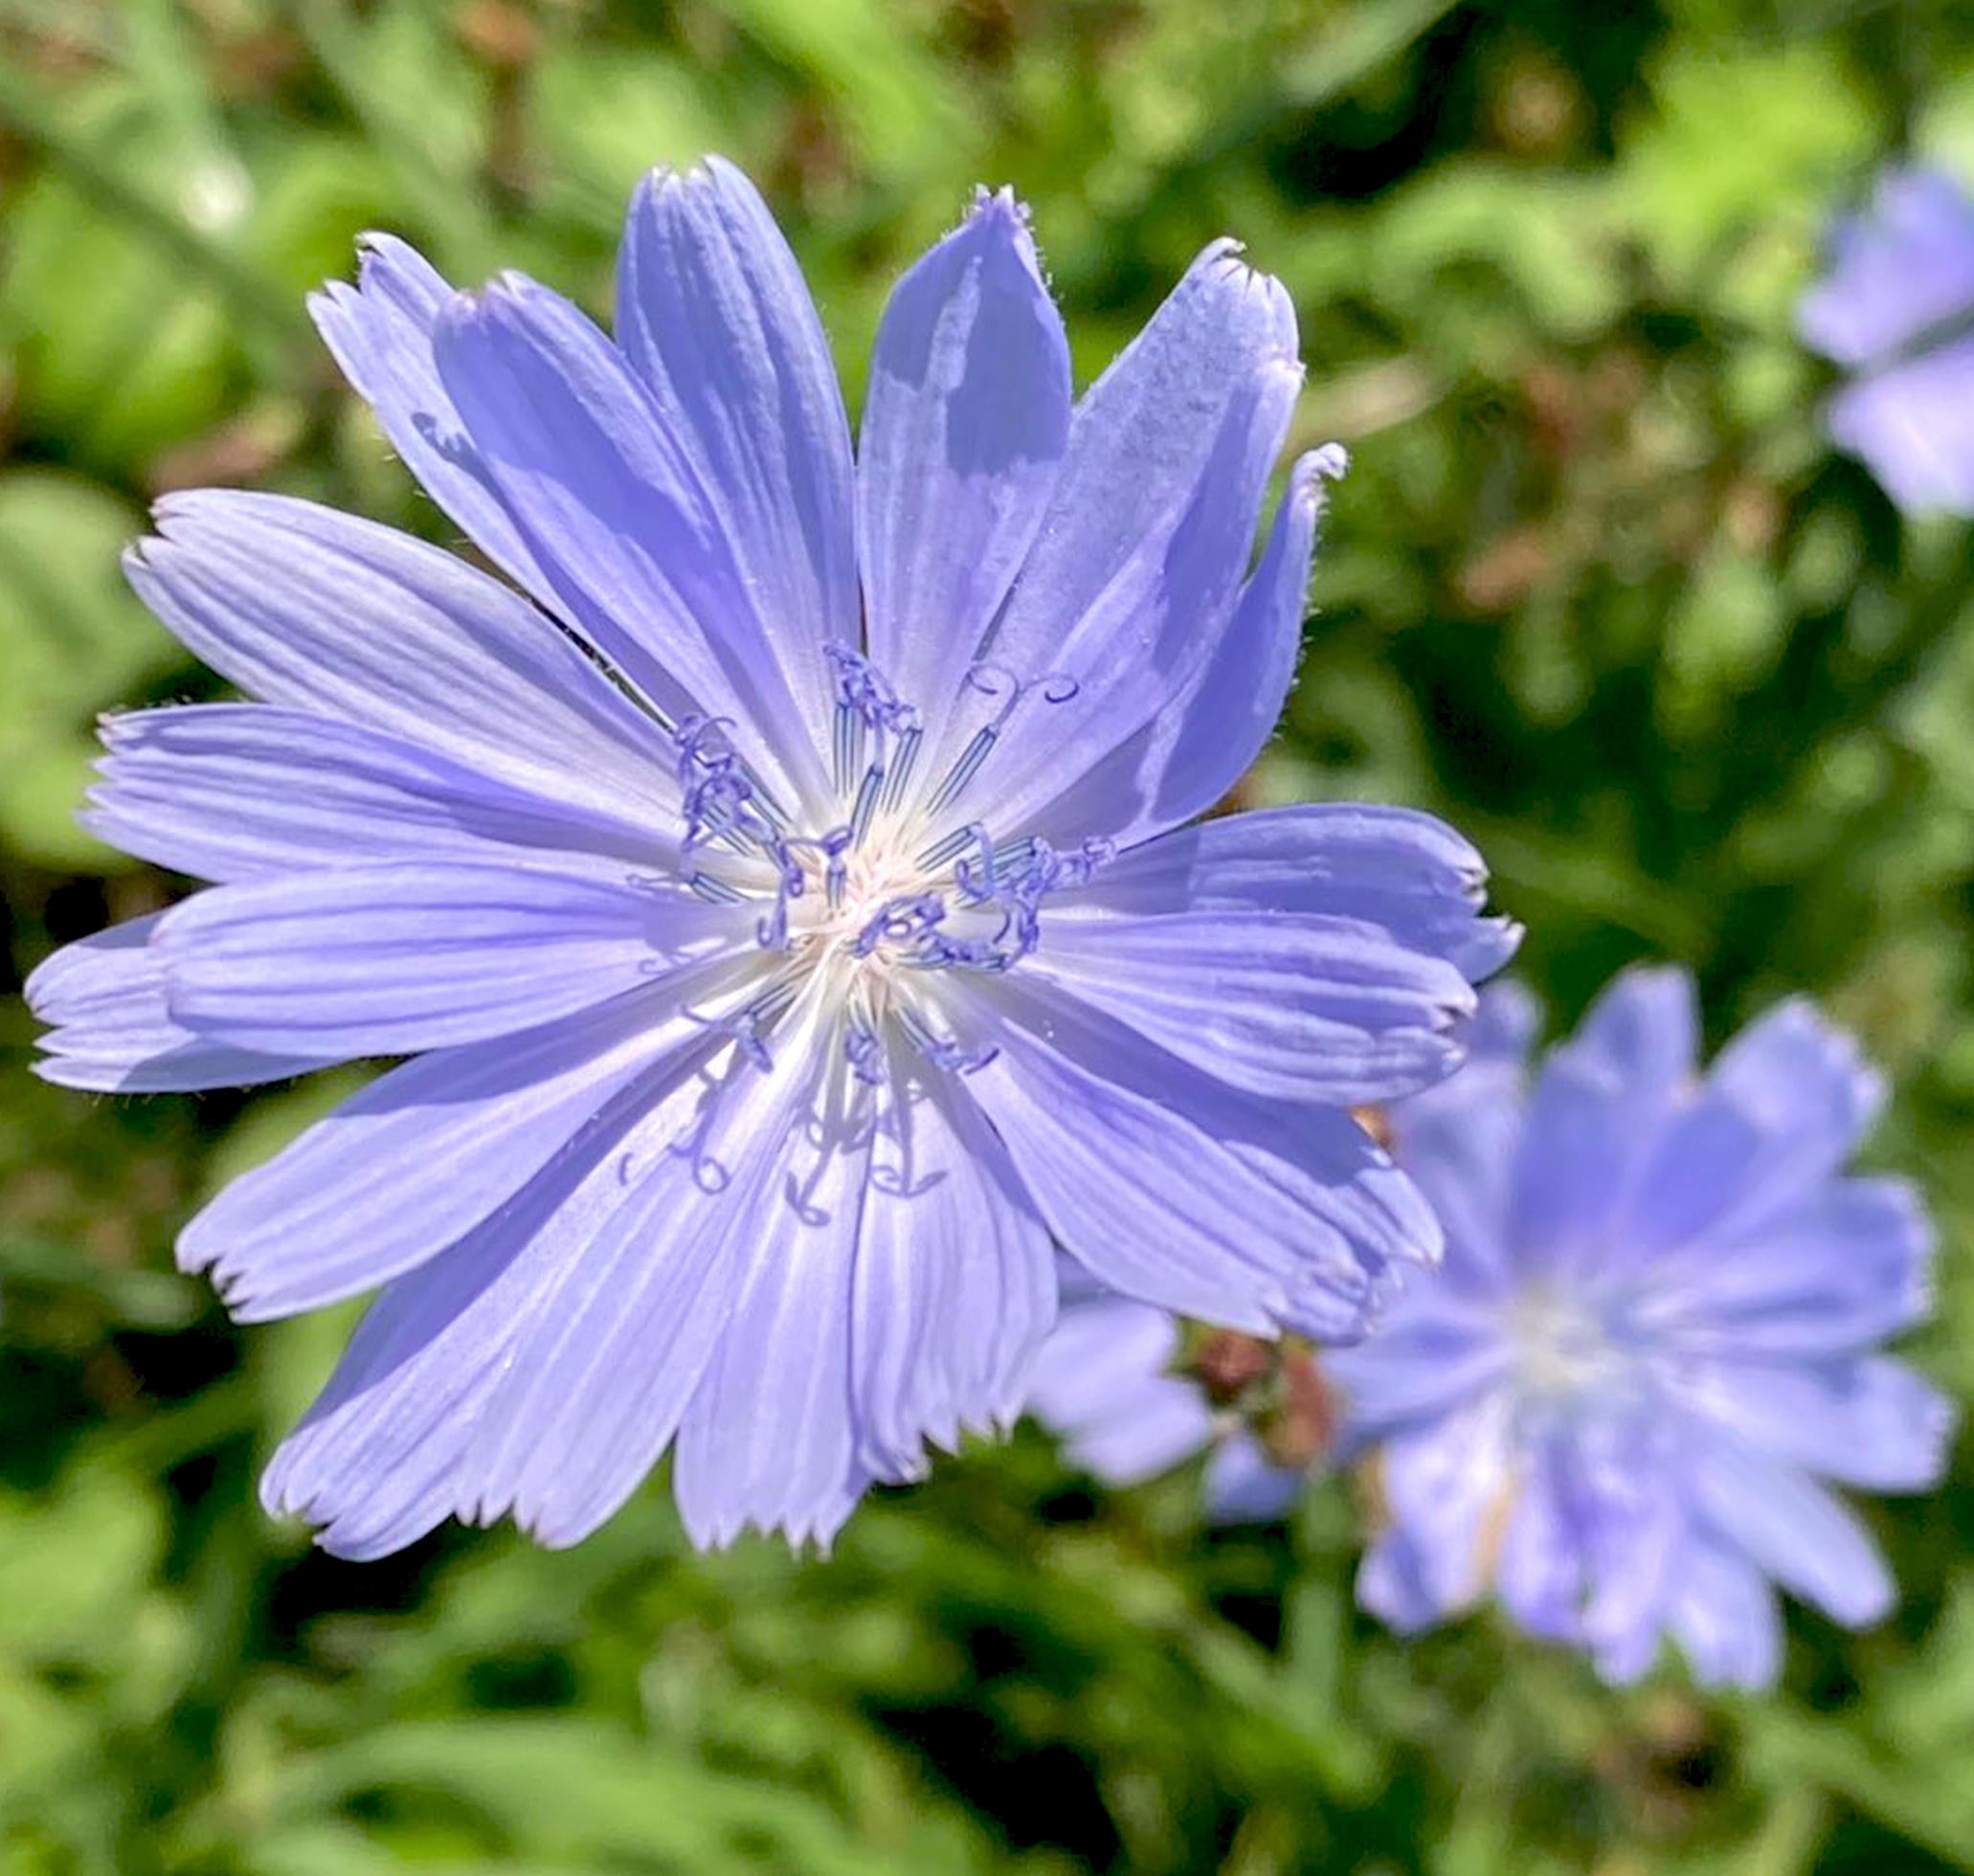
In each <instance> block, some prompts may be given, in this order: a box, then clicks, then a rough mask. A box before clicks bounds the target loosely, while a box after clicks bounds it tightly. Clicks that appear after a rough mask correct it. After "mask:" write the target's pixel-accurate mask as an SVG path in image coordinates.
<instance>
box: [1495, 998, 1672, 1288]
mask: <svg viewBox="0 0 1974 1876" xmlns="http://www.w3.org/2000/svg"><path fill="white" fill-rule="evenodd" d="M1698 1032H1699V1013H1698V1009H1697V1006H1696V1002H1695V997H1694V984H1693V979H1692V977H1691V976H1689V975H1688V974H1687V973H1686V972H1683V971H1675V970H1646V969H1637V970H1631V971H1626V972H1623V973H1622V974H1621V975H1620V976H1619V977H1618V978H1617V979H1616V980H1615V981H1614V982H1613V983H1612V984H1611V986H1610V987H1609V989H1607V990H1606V991H1605V992H1604V994H1603V995H1602V996H1600V997H1599V998H1598V1000H1597V1002H1596V1003H1595V1004H1594V1005H1593V1006H1592V1007H1591V1009H1590V1011H1589V1013H1588V1014H1587V1015H1586V1016H1584V1018H1583V1020H1582V1022H1581V1024H1580V1025H1579V1027H1578V1030H1577V1033H1576V1035H1575V1036H1574V1037H1573V1038H1572V1039H1570V1040H1569V1041H1568V1042H1566V1043H1564V1044H1562V1045H1561V1046H1560V1047H1559V1048H1558V1049H1557V1050H1555V1052H1554V1053H1553V1054H1552V1055H1551V1056H1550V1057H1549V1060H1548V1061H1546V1062H1545V1063H1544V1064H1543V1065H1542V1068H1541V1071H1540V1072H1539V1073H1538V1074H1537V1077H1536V1084H1535V1088H1534V1090H1533V1092H1532V1093H1531V1095H1530V1098H1529V1104H1528V1114H1527V1119H1526V1122H1525V1128H1524V1135H1523V1137H1524V1139H1525V1140H1526V1142H1527V1143H1528V1144H1527V1150H1525V1151H1524V1153H1523V1154H1522V1157H1521V1163H1520V1175H1519V1177H1518V1178H1517V1179H1516V1180H1515V1182H1514V1189H1513V1192H1512V1194H1511V1196H1510V1202H1509V1216H1508V1223H1507V1227H1506V1238H1507V1241H1508V1243H1509V1244H1510V1245H1511V1246H1512V1247H1513V1255H1514V1259H1515V1261H1516V1262H1518V1263H1521V1264H1523V1265H1525V1266H1527V1267H1528V1268H1530V1269H1539V1268H1540V1267H1542V1266H1543V1265H1544V1264H1547V1263H1553V1262H1559V1261H1566V1262H1583V1261H1588V1260H1594V1259H1596V1258H1597V1257H1598V1256H1600V1255H1623V1253H1622V1252H1621V1251H1617V1250H1614V1249H1613V1248H1612V1246H1613V1244H1614V1243H1615V1244H1618V1245H1625V1244H1628V1242H1629V1240H1628V1239H1626V1238H1625V1237H1624V1236H1623V1235H1622V1234H1620V1235H1617V1236H1616V1237H1615V1238H1614V1237H1613V1234H1611V1233H1610V1232H1609V1231H1608V1230H1607V1224H1608V1221H1609V1219H1610V1218H1611V1217H1612V1216H1613V1215H1614V1214H1618V1213H1620V1212H1621V1211H1622V1209H1623V1207H1624V1206H1625V1204H1626V1199H1627V1197H1628V1195H1629V1193H1630V1190H1631V1187H1632V1183H1633V1181H1634V1180H1635V1179H1636V1178H1637V1177H1638V1176H1639V1169H1640V1167H1641V1164H1642V1163H1643V1162H1644V1161H1645V1159H1646V1157H1647V1154H1648V1152H1649V1148H1650V1147H1651V1144H1652V1142H1653V1141H1654V1140H1655V1139H1656V1137H1657V1135H1658V1133H1659V1132H1660V1130H1661V1129H1662V1128H1663V1127H1664V1125H1665V1123H1666V1121H1667V1119H1668V1117H1669V1116H1670V1115H1671V1110H1672V1107H1673V1105H1674V1103H1675V1102H1676V1101H1677V1100H1678V1099H1680V1098H1681V1097H1682V1096H1683V1095H1684V1094H1685V1093H1686V1092H1687V1089H1688V1084H1689V1083H1690V1082H1691V1080H1692V1077H1693V1073H1694V1051H1695V1049H1696V1048H1697V1046H1698V1039H1699V1037H1698Z"/></svg>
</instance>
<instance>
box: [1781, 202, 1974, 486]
mask: <svg viewBox="0 0 1974 1876" xmlns="http://www.w3.org/2000/svg"><path fill="white" fill-rule="evenodd" d="M1798 324H1799V326H1800V329H1801V331H1802V334H1803V337H1804V340H1805V341H1806V343H1807V344H1808V345H1809V346H1812V347H1813V348H1814V349H1815V350H1817V351H1819V352H1821V353H1823V354H1824V356H1825V357H1827V358H1829V359H1831V360H1833V361H1835V363H1836V364H1838V365H1839V366H1841V367H1843V368H1844V369H1846V370H1847V371H1848V372H1850V373H1851V374H1852V376H1851V382H1850V383H1848V384H1847V385H1845V386H1844V387H1843V389H1841V390H1840V391H1838V392H1837V393H1836V395H1835V396H1834V397H1833V398H1832V399H1831V400H1830V405H1829V411H1828V425H1829V432H1830V436H1831V437H1832V439H1833V440H1834V441H1835V442H1836V443H1837V445H1838V446H1839V447H1840V448H1841V449H1844V450H1847V451H1849V452H1850V453H1851V455H1853V456H1856V457H1859V458H1862V459H1863V460H1864V461H1865V463H1866V464H1867V465H1869V467H1870V469H1871V471H1872V473H1873V475H1874V476H1875V477H1876V478H1877V479H1878V480H1879V482H1880V483H1881V484H1882V485H1883V487H1884V488H1885V491H1886V493H1887V494H1889V495H1890V496H1891V497H1892V499H1893V500H1894V501H1895V503H1898V505H1899V506H1900V507H1901V508H1904V509H1907V510H1909V511H1912V512H1914V513H1923V512H1927V511H1932V510H1945V511H1948V512H1950V513H1954V514H1961V515H1974V198H1970V196H1969V195H1968V193H1967V191H1966V190H1963V188H1962V187H1961V186H1960V184H1959V183H1958V182H1956V181H1955V180H1954V179H1953V178H1952V177H1951V176H1948V175H1946V174H1944V173H1943V172H1941V171H1940V170H1937V169H1895V170H1892V171H1889V172H1888V173H1887V174H1885V175H1884V176H1883V177H1881V178H1880V179H1879V182H1878V186H1877V189H1876V190H1875V192H1874V193H1873V199H1872V202H1871V205H1870V207H1869V209H1867V210H1866V211H1865V212H1863V213H1861V214H1858V215H1855V216H1851V217H1849V218H1847V219H1845V220H1844V221H1842V222H1841V223H1839V225H1838V227H1837V229H1836V231H1835V233H1834V234H1833V236H1832V239H1831V243H1830V255H1829V268H1828V273H1827V275H1826V276H1825V278H1824V279H1823V280H1822V281H1820V282H1819V284H1818V285H1817V286H1816V287H1815V288H1814V289H1813V290H1812V291H1811V292H1809V293H1808V294H1806V295H1805V297H1804V300H1803V303H1802V306H1801V308H1800V310H1799V317H1798Z"/></svg>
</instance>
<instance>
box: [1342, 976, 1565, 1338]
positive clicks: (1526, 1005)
mask: <svg viewBox="0 0 1974 1876" xmlns="http://www.w3.org/2000/svg"><path fill="white" fill-rule="evenodd" d="M1539 1020H1540V1016H1539V1012H1538V1011H1537V1006H1536V1002H1535V999H1534V998H1533V997H1532V996H1531V995H1530V994H1529V993H1528V992H1527V990H1525V989H1524V988H1523V987H1522V986H1521V985H1520V984H1517V983H1515V982H1514V981H1513V980H1511V979H1503V978H1497V979H1496V980H1495V981H1494V982H1492V983H1491V984H1489V985H1488V986H1487V987H1486V989H1484V990H1483V991H1482V992H1481V993H1480V996H1479V999H1478V1002H1477V1006H1476V1008H1475V1011H1474V1014H1473V1016H1472V1017H1471V1018H1469V1020H1468V1021H1467V1022H1466V1023H1463V1024H1462V1025H1461V1026H1460V1029H1459V1031H1458V1032H1457V1033H1458V1036H1459V1039H1460V1040H1461V1042H1462V1043H1463V1044H1464V1045H1465V1047H1466V1049H1467V1059H1466V1061H1464V1062H1462V1063H1461V1066H1460V1069H1459V1072H1458V1073H1457V1074H1454V1075H1452V1076H1449V1077H1448V1078H1447V1080H1446V1081H1444V1082H1442V1083H1439V1084H1438V1085H1437V1086H1436V1087H1430V1088H1426V1089H1424V1090H1423V1091H1422V1092H1421V1093H1419V1094H1416V1095H1413V1096H1412V1097H1411V1098H1410V1099H1408V1100H1406V1101H1404V1102H1403V1103H1402V1104H1400V1105H1398V1106H1394V1107H1393V1108H1391V1109H1390V1110H1389V1111H1388V1113H1387V1115H1386V1124H1387V1126H1388V1127H1389V1128H1390V1129H1391V1134H1392V1139H1393V1142H1394V1147H1395V1150H1397V1151H1398V1152H1399V1153H1401V1154H1402V1156H1403V1158H1404V1163H1405V1169H1406V1171H1407V1172H1408V1173H1410V1174H1411V1176H1412V1178H1413V1180H1414V1181H1415V1182H1416V1183H1417V1184H1418V1186H1419V1189H1420V1190H1421V1191H1422V1192H1423V1193H1424V1194H1425V1195H1426V1197H1427V1199H1428V1200H1429V1201H1430V1202H1431V1204H1432V1207H1433V1209H1434V1210H1435V1211H1436V1212H1437V1213H1438V1214H1439V1217H1440V1222H1441V1224H1442V1225H1443V1226H1444V1227H1445V1228H1446V1234H1447V1249H1448V1256H1447V1261H1446V1263H1445V1264H1444V1265H1443V1266H1442V1268H1441V1270H1440V1273H1439V1276H1438V1278H1437V1280H1436V1281H1435V1283H1434V1284H1432V1285H1431V1287H1430V1288H1429V1289H1427V1290H1425V1291H1424V1292H1422V1295H1421V1301H1422V1303H1424V1302H1427V1301H1429V1300H1430V1299H1431V1298H1433V1297H1436V1296H1437V1297H1448V1298H1457V1297H1458V1296H1460V1295H1462V1294H1463V1293H1469V1292H1472V1291H1476V1290H1478V1291H1480V1292H1482V1293H1484V1294H1497V1293H1498V1292H1499V1290H1500V1287H1501V1285H1502V1284H1503V1283H1504V1281H1506V1280H1507V1278H1508V1277H1509V1274H1510V1272H1511V1271H1512V1270H1513V1268H1514V1258H1513V1256H1512V1254H1511V1249H1510V1241H1509V1238H1508V1233H1507V1225H1508V1206H1509V1196H1510V1193H1511V1191H1512V1188H1513V1185H1514V1176H1515V1169H1516V1165H1517V1162H1518V1160H1519V1156H1520V1152H1521V1143H1522V1136H1523V1133H1524V1130H1525V1116H1524V1112H1523V1108H1524V1103H1525V1085H1524V1084H1525V1082H1526V1078H1527V1057H1528V1051H1529V1044H1530V1042H1531V1040H1532V1039H1533V1038H1534V1035H1535V1032H1536V1028H1537V1023H1538V1022H1539ZM1410 1319H1411V1318H1410V1312H1409V1311H1408V1313H1407V1317H1406V1321H1407V1322H1409V1321H1410ZM1380 1341H1381V1342H1382V1343H1384V1344H1385V1345H1386V1346H1388V1338H1380ZM1374 1365H1375V1364H1374Z"/></svg>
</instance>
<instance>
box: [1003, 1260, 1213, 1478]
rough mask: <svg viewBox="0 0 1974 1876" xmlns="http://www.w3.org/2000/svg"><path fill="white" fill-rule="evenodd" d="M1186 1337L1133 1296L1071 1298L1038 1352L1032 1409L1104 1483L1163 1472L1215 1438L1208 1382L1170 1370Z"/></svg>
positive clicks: (1030, 1390)
mask: <svg viewBox="0 0 1974 1876" xmlns="http://www.w3.org/2000/svg"><path fill="white" fill-rule="evenodd" d="M1179 1340H1180V1334H1179V1326H1178V1323H1177V1322H1176V1321H1174V1319H1173V1318H1172V1317H1171V1316H1170V1315H1169V1314H1167V1313H1166V1311H1165V1310H1163V1309H1158V1308H1154V1307H1152V1306H1151V1305H1150V1304H1147V1303H1138V1302H1135V1301H1133V1299H1131V1298H1130V1297H1125V1296H1118V1295H1115V1294H1114V1293H1111V1292H1109V1291H1098V1292H1096V1293H1094V1294H1090V1295H1088V1296H1086V1297H1084V1298H1083V1299H1082V1300H1081V1301H1078V1302H1076V1303H1074V1304H1073V1305H1066V1307H1065V1308H1064V1310H1063V1313H1062V1315H1061V1317H1060V1318H1059V1319H1058V1321H1057V1323H1056V1327H1055V1329H1054V1331H1053V1332H1052V1333H1051V1334H1050V1336H1049V1338H1048V1340H1047V1341H1046V1342H1045V1343H1044V1344H1043V1349H1042V1352H1041V1354H1040V1355H1038V1356H1037V1358H1036V1362H1035V1368H1034V1373H1033V1374H1032V1376H1031V1377H1030V1381H1029V1388H1028V1406H1029V1410H1030V1412H1032V1413H1033V1414H1034V1416H1035V1418H1037V1419H1039V1420H1040V1421H1041V1422H1042V1423H1043V1425H1044V1426H1045V1427H1047V1428H1048V1429H1049V1430H1050V1432H1052V1433H1054V1434H1055V1435H1056V1436H1057V1437H1058V1438H1059V1439H1060V1440H1061V1441H1063V1448H1064V1451H1065V1452H1066V1454H1067V1456H1068V1458H1069V1460H1070V1461H1071V1463H1074V1464H1076V1465H1079V1466H1081V1467H1082V1468H1083V1469H1084V1470H1085V1471H1086V1472H1088V1473H1089V1474H1091V1475H1092V1476H1093V1477H1094V1478H1097V1479H1100V1480H1102V1481H1103V1482H1104V1484H1106V1485H1137V1484H1139V1483H1140V1482H1141V1481H1143V1480H1146V1479H1154V1478H1156V1477H1157V1476H1158V1474H1159V1473H1161V1472H1168V1471H1170V1470H1171V1469H1172V1468H1173V1467H1174V1466H1175V1465H1178V1464H1179V1463H1182V1462H1183V1461H1185V1460H1188V1459H1190V1458H1192V1456H1193V1455H1194V1454H1195V1453H1197V1452H1199V1451H1200V1449H1201V1448H1202V1447H1203V1446H1205V1445H1206V1444H1207V1442H1208V1441H1210V1440H1211V1439H1212V1437H1213V1413H1212V1409H1211V1408H1210V1407H1209V1406H1208V1405H1207V1402H1206V1396H1205V1395H1204V1394H1203V1393H1202V1392H1201V1391H1200V1386H1199V1383H1198V1382H1196V1381H1192V1380H1189V1379H1185V1378H1183V1377H1181V1376H1179V1375H1177V1374H1170V1373H1168V1372H1167V1371H1168V1369H1169V1368H1170V1367H1171V1365H1172V1363H1173V1361H1174V1359H1175V1358H1176V1357H1177V1356H1178V1351H1179Z"/></svg>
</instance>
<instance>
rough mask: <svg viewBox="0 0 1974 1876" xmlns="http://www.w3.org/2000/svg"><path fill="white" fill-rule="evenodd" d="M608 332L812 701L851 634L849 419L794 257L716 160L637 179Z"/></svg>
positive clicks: (853, 567)
mask: <svg viewBox="0 0 1974 1876" xmlns="http://www.w3.org/2000/svg"><path fill="white" fill-rule="evenodd" d="M617 344H618V345H619V346H622V348H623V351H624V355H625V357H626V358H628V359H629V361H630V364H631V369H633V370H634V371H636V372H637V374H638V375H639V378H641V379H642V380H643V381H644V384H645V386H646V388H647V389H648V390H649V391H650V392H651V395H652V399H653V401H654V403H655V404H656V406H657V409H658V412H659V415H660V419H661V421H662V423H663V425H664V427H665V429H666V431H667V433H668V434H669V435H670V436H672V438H673V439H674V441H675V442H676V443H677V444H678V446H679V447H680V449H681V450H682V451H684V454H685V455H686V456H687V458H689V460H690V462H691V466H692V469H693V471H694V474H695V475H696V477H697V479H698V481H699V483H700V486H701V487H702V488H704V489H706V490H707V491H708V492H709V493H710V495H711V496H712V497H713V498H714V500H715V503H716V505H717V508H718V511H719V514H720V516H721V517H722V519H723V520H724V522H725V524H726V526H727V530H728V541H729V547H730V548H731V550H732V553H733V558H734V562H735V564H736V565H737V567H738V568H739V570H740V572H741V575H742V578H743V580H744V581H745V583H746V585H747V588H748V590H749V592H751V593H752V594H754V595H755V596H756V600H757V605H758V611H759V614H760V622H761V625H762V627H763V629H764V631H765V632H766V633H767V634H768V635H769V636H770V637H772V639H773V640H774V646H775V650H776V653H777V655H778V657H779V659H780V660H781V662H782V663H783V664H784V665H785V666H786V668H787V669H788V671H789V672H790V675H791V678H792V680H793V681H794V683H795V685H796V689H797V691H798V693H800V692H805V691H806V692H809V693H813V694H814V695H815V696H816V697H818V698H820V697H822V696H823V695H824V694H825V693H826V691H827V688H828V683H829V671H828V666H827V664H826V662H825V660H824V657H823V651H822V648H823V646H824V645H825V644H832V643H840V644H848V645H855V644H857V643H858V641H859V637H860V629H859V599H858V586H857V544H856V534H855V522H854V510H853V501H854V494H853V491H854V487H855V480H854V476H855V472H854V469H853V466H852V463H851V456H850V427H849V421H848V419H847V418H846V417H845V415H844V413H843V397H842V391H841V388H840V386H839V384H838V382H837V372H836V366H835V363H834V362H833V361H832V359H831V357H830V352H829V341H828V339H827V338H826V337H825V335H824V333H823V330H822V323H821V321H820V320H819V319H818V318H817V316H816V304H815V301H813V300H812V299H811V298H810V297H809V289H808V287H807V286H806V285H805V284H804V282H803V279H802V274H801V269H800V268H799V267H798V266H797V265H796V257H795V256H794V255H793V254H791V253H790V252H789V247H788V243H787V241H786V240H784V239H783V238H782V234H781V231H780V230H779V229H778V228H777V227H776V226H775V225H774V216H773V215H772V214H770V213H769V212H768V207H767V204H766V203H764V202H763V201H762V200H761V198H760V195H759V193H758V191H756V190H755V189H754V186H753V185H752V184H751V182H749V181H748V179H747V178H746V177H745V176H743V175H742V174H741V173H740V171H739V170H738V169H736V168H734V167H733V166H732V165H731V164H730V163H726V162H723V161H722V160H721V159H720V158H718V157H709V158H707V161H706V162H705V163H704V164H703V165H702V166H700V167H696V168H693V169H691V170H688V171H686V172H685V173H684V174H680V173H679V172H677V171H675V170H657V171H654V172H653V173H652V174H651V175H649V176H647V177H646V178H645V179H644V181H643V182H642V183H640V184H639V187H638V190H637V192H636V193H635V194H634V195H633V196H632V198H631V206H630V212H629V213H628V215H627V216H626V218H625V221H624V238H623V245H622V247H621V248H620V249H619V250H618V253H617Z"/></svg>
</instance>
